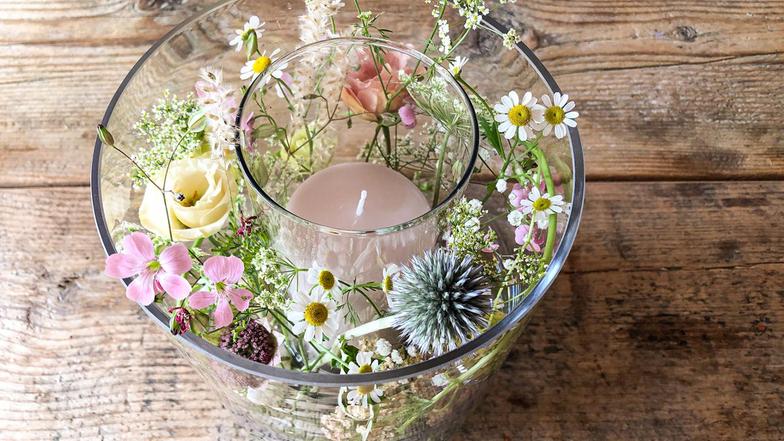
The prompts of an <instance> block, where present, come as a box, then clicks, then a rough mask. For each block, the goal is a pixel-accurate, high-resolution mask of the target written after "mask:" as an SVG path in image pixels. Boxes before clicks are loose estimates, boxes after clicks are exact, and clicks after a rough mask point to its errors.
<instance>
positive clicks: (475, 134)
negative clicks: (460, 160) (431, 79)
mask: <svg viewBox="0 0 784 441" xmlns="http://www.w3.org/2000/svg"><path fill="white" fill-rule="evenodd" d="M355 43H359V44H366V45H375V46H381V47H384V48H387V49H392V50H395V51H397V52H400V53H404V54H406V55H409V56H411V57H414V58H415V59H417V60H420V61H423V62H425V63H429V64H428V65H427V66H428V67H429V66H435V70H436V71H437V72H438V75H439V77H441V78H444V79H446V81H448V82H449V83H450V85H451V86H452V87H453V88H454V89H455V90H456V91H457V93H458V95H459V96H460V98H461V100H462V101H463V103H464V104H465V105H466V108H467V109H468V116H469V119H470V121H471V136H470V138H471V139H470V140H469V142H470V143H471V145H470V147H469V148H470V158H469V160H468V163H467V164H466V166H465V170H464V171H463V173H462V175H461V177H460V180H459V181H458V182H457V183H456V184H455V185H454V187H453V188H452V190H451V191H450V192H449V194H447V195H446V197H444V199H443V200H441V201H440V202H439V203H438V204H437V205H436V206H434V207H430V209H429V210H428V211H427V212H425V213H424V214H421V215H419V216H417V217H415V218H413V219H409V220H407V221H405V222H401V223H398V224H395V225H390V226H387V227H382V228H375V229H370V230H349V229H344V228H335V227H330V226H327V225H323V224H319V223H316V222H313V221H310V220H308V219H305V218H304V217H301V216H299V215H297V214H295V213H292V212H291V211H289V210H288V209H287V208H286V207H284V206H282V205H281V204H280V203H278V201H277V200H275V198H273V197H272V196H271V195H270V194H269V193H267V192H266V191H264V188H263V186H262V185H261V184H259V183H258V181H257V180H256V179H255V178H254V177H253V174H252V173H251V171H250V167H249V165H248V163H247V161H246V160H245V156H244V154H243V149H244V147H243V146H244V144H245V142H244V140H245V134H244V132H243V131H242V130H237V131H236V136H237V139H236V142H235V145H234V149H235V152H236V155H237V160H238V162H239V163H240V168H241V169H242V173H243V175H244V176H245V179H247V180H248V182H249V183H250V186H251V187H252V188H253V190H254V191H255V192H256V193H257V194H258V195H259V196H261V198H262V199H264V201H266V202H267V203H268V204H269V205H270V206H271V207H272V209H273V210H275V211H276V212H277V213H279V214H282V215H283V216H285V217H286V218H288V219H290V220H293V221H294V222H296V223H299V224H301V225H305V226H306V227H308V228H310V229H315V230H317V231H319V232H321V233H325V234H330V235H336V236H355V237H373V236H382V235H387V234H390V233H394V232H398V231H403V230H406V229H409V228H412V227H415V226H416V225H419V224H421V223H423V222H426V221H427V220H428V219H432V218H433V216H436V215H437V214H438V213H440V212H441V211H443V210H444V209H445V208H446V207H448V206H449V203H450V202H452V201H453V200H454V199H455V197H456V196H458V195H460V194H461V193H462V190H463V189H465V187H466V186H467V185H468V184H469V183H470V182H471V177H472V176H473V173H474V166H475V165H476V160H477V158H478V157H479V122H478V121H477V117H476V110H475V109H474V106H473V103H472V102H471V99H470V97H469V96H468V93H467V92H466V91H465V89H463V87H462V86H461V85H460V83H459V82H457V81H456V80H455V78H454V77H453V76H452V75H451V74H450V73H449V71H448V70H447V69H445V68H444V67H443V66H441V65H440V64H438V63H436V62H435V60H433V59H432V58H430V57H428V56H427V55H426V54H423V53H422V52H419V51H417V50H416V49H412V48H409V47H406V46H405V45H403V44H401V43H398V42H395V41H390V40H383V39H380V38H371V37H358V36H353V37H334V38H327V39H324V40H319V41H316V42H313V43H308V44H305V45H302V46H299V47H297V48H296V49H294V50H292V51H291V52H288V53H286V54H284V55H283V56H281V57H280V58H278V59H277V60H275V61H274V62H272V63H271V64H270V65H269V66H268V67H267V69H266V71H265V72H264V73H263V74H262V75H259V76H257V77H256V78H255V79H254V80H253V81H252V82H251V84H250V85H249V86H248V88H247V90H246V91H245V93H244V94H243V96H242V99H241V100H240V104H239V107H238V108H237V117H236V126H237V127H240V123H241V122H242V118H243V115H244V110H245V109H246V104H247V103H248V101H249V100H250V97H251V96H252V94H253V92H255V91H256V90H257V88H258V86H259V84H262V85H266V84H267V82H268V79H269V78H270V77H271V75H272V73H273V72H275V70H276V69H275V67H276V66H281V65H287V64H288V63H289V62H290V61H292V60H293V59H295V58H297V57H298V56H300V55H302V54H303V53H306V52H307V51H309V50H313V49H314V48H319V47H329V46H331V45H342V44H345V45H351V44H355ZM341 164H343V163H341ZM328 167H329V166H328Z"/></svg>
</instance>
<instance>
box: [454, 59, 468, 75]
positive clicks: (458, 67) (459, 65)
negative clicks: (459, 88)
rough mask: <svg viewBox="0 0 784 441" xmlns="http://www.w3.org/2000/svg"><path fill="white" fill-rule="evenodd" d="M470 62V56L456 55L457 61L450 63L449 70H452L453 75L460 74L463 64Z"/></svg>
mask: <svg viewBox="0 0 784 441" xmlns="http://www.w3.org/2000/svg"><path fill="white" fill-rule="evenodd" d="M466 63H468V58H466V57H461V56H459V55H458V56H457V57H455V61H453V62H451V63H449V72H452V75H454V76H458V75H460V72H461V71H462V70H463V66H465V65H466Z"/></svg>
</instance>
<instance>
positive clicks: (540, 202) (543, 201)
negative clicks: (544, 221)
mask: <svg viewBox="0 0 784 441" xmlns="http://www.w3.org/2000/svg"><path fill="white" fill-rule="evenodd" d="M550 205H552V202H550V199H547V198H539V199H537V200H535V201H534V203H533V206H534V210H536V211H544V210H547V209H548V208H550Z"/></svg>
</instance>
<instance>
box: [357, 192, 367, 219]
mask: <svg viewBox="0 0 784 441" xmlns="http://www.w3.org/2000/svg"><path fill="white" fill-rule="evenodd" d="M365 199H367V191H365V190H362V192H361V193H360V194H359V202H358V203H357V211H356V215H357V216H362V213H364V212H365Z"/></svg>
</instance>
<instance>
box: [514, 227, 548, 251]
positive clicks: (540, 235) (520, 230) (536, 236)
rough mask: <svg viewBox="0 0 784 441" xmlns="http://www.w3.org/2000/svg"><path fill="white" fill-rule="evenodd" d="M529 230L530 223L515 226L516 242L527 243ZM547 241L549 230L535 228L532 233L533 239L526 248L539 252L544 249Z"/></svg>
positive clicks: (519, 243)
mask: <svg viewBox="0 0 784 441" xmlns="http://www.w3.org/2000/svg"><path fill="white" fill-rule="evenodd" d="M528 231H529V226H528V225H520V226H519V227H517V228H515V243H517V244H518V245H523V244H525V241H526V239H528ZM545 241H547V231H546V230H540V229H538V228H534V231H533V233H531V241H530V242H529V243H528V246H527V247H526V249H527V250H528V251H533V252H535V253H539V252H541V251H542V248H543V247H544V243H545Z"/></svg>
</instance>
